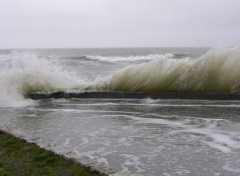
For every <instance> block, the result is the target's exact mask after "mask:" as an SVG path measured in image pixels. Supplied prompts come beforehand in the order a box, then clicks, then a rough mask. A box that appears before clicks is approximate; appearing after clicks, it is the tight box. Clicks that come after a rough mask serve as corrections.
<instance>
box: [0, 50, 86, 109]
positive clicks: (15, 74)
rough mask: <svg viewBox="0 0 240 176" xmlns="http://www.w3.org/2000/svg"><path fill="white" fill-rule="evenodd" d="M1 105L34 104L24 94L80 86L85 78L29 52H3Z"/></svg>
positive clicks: (0, 69)
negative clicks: (5, 53)
mask: <svg viewBox="0 0 240 176" xmlns="http://www.w3.org/2000/svg"><path fill="white" fill-rule="evenodd" d="M0 58H1V60H0V93H1V104H0V106H1V107H8V106H13V107H18V106H26V105H31V104H32V103H33V101H31V100H26V99H25V98H24V96H26V95H28V94H32V93H36V92H43V93H51V92H56V91H67V90H70V89H74V87H75V86H77V87H78V91H81V86H80V85H82V83H83V81H82V80H81V79H79V78H77V77H75V76H74V75H73V74H72V73H71V72H69V71H67V70H65V69H64V67H62V66H61V64H60V63H59V62H57V61H54V60H49V59H45V58H40V57H38V56H37V55H36V54H32V53H28V52H12V53H11V54H7V55H0Z"/></svg>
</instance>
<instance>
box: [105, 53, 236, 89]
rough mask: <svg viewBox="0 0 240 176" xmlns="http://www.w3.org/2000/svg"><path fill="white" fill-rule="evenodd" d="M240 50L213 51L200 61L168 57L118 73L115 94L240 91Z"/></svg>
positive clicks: (113, 79) (114, 79) (113, 80)
mask: <svg viewBox="0 0 240 176" xmlns="http://www.w3.org/2000/svg"><path fill="white" fill-rule="evenodd" d="M239 68H240V49H239V48H233V49H227V48H213V49H211V50H209V51H208V52H207V53H206V54H204V55H202V56H201V57H199V58H196V59H189V58H185V59H174V58H169V57H168V55H163V56H162V57H160V58H158V59H155V60H152V61H150V62H147V63H143V64H139V65H131V66H128V67H126V68H123V69H121V70H120V71H117V72H116V73H115V74H114V75H113V76H112V79H111V84H110V90H111V91H127V92H163V91H194V92H196V91H198V92H218V93H219V92H240V69H239Z"/></svg>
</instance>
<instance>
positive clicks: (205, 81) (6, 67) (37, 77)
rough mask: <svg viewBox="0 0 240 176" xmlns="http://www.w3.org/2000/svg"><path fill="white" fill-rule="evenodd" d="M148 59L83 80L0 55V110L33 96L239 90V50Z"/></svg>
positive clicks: (51, 66) (53, 64)
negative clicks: (62, 93) (184, 56)
mask: <svg viewBox="0 0 240 176" xmlns="http://www.w3.org/2000/svg"><path fill="white" fill-rule="evenodd" d="M144 57H145V56H144ZM126 58H128V59H129V57H126ZM151 59H152V57H151ZM151 59H150V61H148V62H145V63H142V64H137V65H130V66H127V67H125V68H123V69H120V70H118V71H116V72H115V73H113V74H112V75H109V76H108V77H104V78H101V79H96V80H95V81H92V82H89V81H86V80H84V79H83V78H79V76H76V75H75V74H74V73H73V72H72V71H69V70H71V68H66V66H64V64H61V63H59V61H57V60H54V59H49V58H41V57H39V56H37V55H35V54H31V53H27V52H13V53H11V54H2V55H0V94H1V101H0V107H8V106H11V107H12V106H16V107H18V106H26V105H32V104H33V103H34V102H33V101H32V100H28V99H25V96H27V95H29V94H32V93H37V92H41V93H52V92H58V91H63V92H78V93H79V92H84V91H126V92H162V91H198V92H218V93H219V92H240V69H239V68H240V49H239V48H232V49H227V48H213V49H211V50H209V51H208V52H207V53H206V54H204V55H202V56H201V57H199V58H196V59H194V58H184V59H175V58H174V57H171V55H169V54H167V55H158V56H157V58H155V59H154V60H151ZM145 60H146V59H145ZM83 77H84V75H83ZM96 77H97V76H96Z"/></svg>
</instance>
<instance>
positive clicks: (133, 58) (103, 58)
mask: <svg viewBox="0 0 240 176" xmlns="http://www.w3.org/2000/svg"><path fill="white" fill-rule="evenodd" d="M166 56H167V57H168V58H171V57H173V55H172V54H166ZM161 57H162V55H147V56H127V57H106V56H87V58H89V59H93V60H99V61H104V62H124V61H130V62H131V61H141V60H142V61H150V60H155V59H159V58H161Z"/></svg>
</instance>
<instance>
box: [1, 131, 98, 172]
mask: <svg viewBox="0 0 240 176" xmlns="http://www.w3.org/2000/svg"><path fill="white" fill-rule="evenodd" d="M97 175H100V174H98V173H93V172H91V171H90V170H89V169H87V168H84V167H81V166H79V165H77V164H76V163H74V162H73V161H70V160H66V159H63V158H62V157H61V156H58V155H55V154H53V153H52V152H49V151H45V150H44V149H40V148H39V147H38V146H36V145H35V144H29V143H27V142H26V141H24V140H21V139H18V138H15V137H13V136H11V135H9V134H6V133H4V132H2V131H0V176H97Z"/></svg>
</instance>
